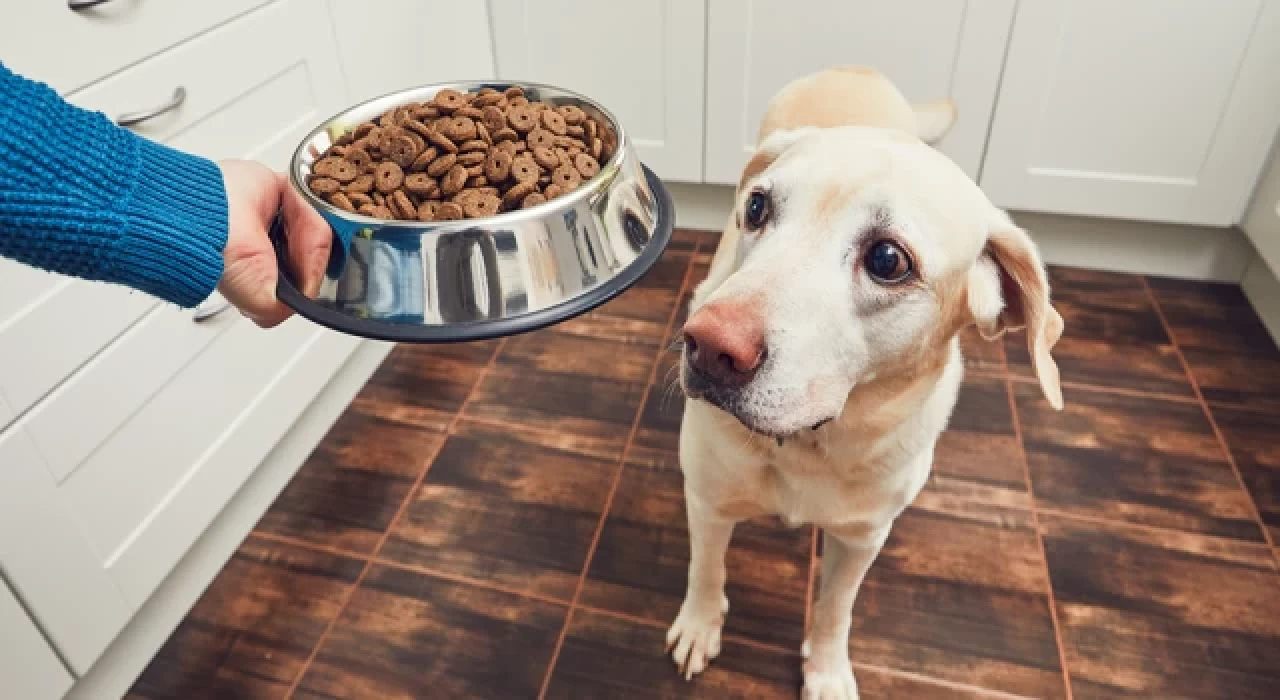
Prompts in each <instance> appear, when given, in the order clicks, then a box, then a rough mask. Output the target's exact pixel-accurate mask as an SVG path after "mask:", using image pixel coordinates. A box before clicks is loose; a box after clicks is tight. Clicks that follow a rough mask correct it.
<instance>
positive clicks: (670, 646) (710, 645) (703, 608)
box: [667, 595, 729, 680]
mask: <svg viewBox="0 0 1280 700" xmlns="http://www.w3.org/2000/svg"><path fill="white" fill-rule="evenodd" d="M728 612H729V599H728V598H725V597H724V596H723V595H722V596H720V606H719V607H718V608H717V607H716V606H715V604H711V605H699V604H695V603H692V602H691V599H690V598H685V601H684V604H683V605H681V606H680V614H679V615H676V621H675V622H673V623H672V624H671V629H670V630H668V631H667V652H668V653H670V654H671V659H672V660H673V661H675V662H676V668H678V669H680V675H682V676H684V679H685V680H692V679H693V677H694V676H696V675H697V674H699V673H702V672H703V671H704V670H705V669H706V668H707V664H709V663H711V660H712V659H714V658H716V656H718V655H719V654H720V628H721V627H722V626H724V616H725V614H726V613H728Z"/></svg>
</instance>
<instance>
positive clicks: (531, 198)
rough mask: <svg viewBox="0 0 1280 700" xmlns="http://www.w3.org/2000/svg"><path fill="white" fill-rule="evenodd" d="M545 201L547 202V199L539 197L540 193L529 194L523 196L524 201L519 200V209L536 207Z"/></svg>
mask: <svg viewBox="0 0 1280 700" xmlns="http://www.w3.org/2000/svg"><path fill="white" fill-rule="evenodd" d="M545 201H547V198H546V197H544V196H543V195H541V194H540V193H538V192H531V193H530V194H528V195H525V198H524V199H522V200H520V208H521V209H528V208H530V207H536V206H538V205H539V204H542V203H543V202H545Z"/></svg>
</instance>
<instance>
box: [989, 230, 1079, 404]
mask: <svg viewBox="0 0 1280 700" xmlns="http://www.w3.org/2000/svg"><path fill="white" fill-rule="evenodd" d="M992 219H993V220H992V224H991V227H990V229H989V231H988V234H987V244H986V248H984V249H983V251H982V255H981V256H980V257H979V258H978V261H977V263H976V264H975V265H974V266H973V270H972V271H971V272H970V273H969V311H970V313H971V314H972V315H973V320H974V322H975V323H976V324H977V326H978V331H979V332H980V333H982V337H984V338H986V339H987V340H995V339H997V338H999V337H1000V336H1001V335H1003V334H1004V333H1005V332H1006V331H1015V330H1020V329H1023V328H1025V329H1026V331H1027V349H1028V350H1029V352H1030V355H1031V363H1032V366H1033V367H1034V368H1035V372H1036V378H1037V379H1039V380H1040V388H1041V390H1043V391H1044V396H1045V398H1046V399H1048V400H1049V404H1050V405H1052V406H1053V407H1054V408H1056V409H1058V410H1062V388H1061V386H1060V385H1059V378H1058V365H1057V364H1056V363H1055V362H1054V361H1053V356H1052V355H1051V354H1050V351H1051V350H1052V349H1053V346H1054V345H1055V344H1057V342H1058V339H1059V338H1060V337H1062V317H1061V316H1060V315H1058V312H1057V310H1055V309H1054V308H1053V306H1052V305H1051V304H1050V303H1049V280H1048V277H1047V276H1046V275H1045V271H1044V264H1043V263H1042V262H1041V260H1040V253H1039V252H1038V251H1037V250H1036V246H1035V243H1034V242H1032V240H1031V237H1030V236H1028V235H1027V232H1026V231H1023V230H1022V229H1021V228H1018V226H1017V225H1015V224H1014V223H1013V221H1011V220H1010V219H1009V216H1008V215H1007V214H1005V213H1004V212H1002V211H999V210H995V211H994V212H993V215H992Z"/></svg>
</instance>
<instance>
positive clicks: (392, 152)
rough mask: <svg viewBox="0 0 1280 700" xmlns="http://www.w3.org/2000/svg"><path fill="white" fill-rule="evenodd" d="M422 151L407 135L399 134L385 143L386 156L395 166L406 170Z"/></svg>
mask: <svg viewBox="0 0 1280 700" xmlns="http://www.w3.org/2000/svg"><path fill="white" fill-rule="evenodd" d="M421 151H422V149H420V148H418V144H416V143H414V141H413V139H411V138H409V136H408V135H407V134H399V135H397V136H392V137H391V138H390V139H389V140H388V141H387V156H388V157H390V158H391V160H393V161H395V164H396V165H398V166H400V167H401V168H407V167H409V166H410V165H413V161H414V159H415V158H417V157H418V153H420V152H421Z"/></svg>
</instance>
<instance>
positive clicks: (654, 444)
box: [628, 350, 685, 467]
mask: <svg viewBox="0 0 1280 700" xmlns="http://www.w3.org/2000/svg"><path fill="white" fill-rule="evenodd" d="M680 362H681V354H680V351H679V350H665V351H663V352H662V354H661V355H660V356H659V357H658V369H657V372H656V373H655V374H654V381H653V385H652V386H651V387H650V388H649V395H648V397H646V399H645V402H644V407H643V408H642V409H641V411H640V423H639V425H638V426H637V427H636V436H635V439H634V440H633V441H632V442H631V452H630V453H628V455H629V456H628V459H629V460H630V461H634V462H638V463H641V464H647V465H652V466H659V465H664V464H665V465H668V466H672V467H678V465H677V462H676V461H675V459H676V454H677V452H678V451H679V449H680V420H681V417H682V416H683V415H684V402H685V397H684V391H683V390H682V389H681V388H680Z"/></svg>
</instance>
